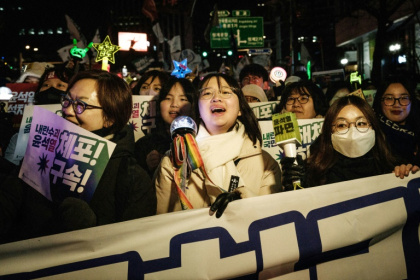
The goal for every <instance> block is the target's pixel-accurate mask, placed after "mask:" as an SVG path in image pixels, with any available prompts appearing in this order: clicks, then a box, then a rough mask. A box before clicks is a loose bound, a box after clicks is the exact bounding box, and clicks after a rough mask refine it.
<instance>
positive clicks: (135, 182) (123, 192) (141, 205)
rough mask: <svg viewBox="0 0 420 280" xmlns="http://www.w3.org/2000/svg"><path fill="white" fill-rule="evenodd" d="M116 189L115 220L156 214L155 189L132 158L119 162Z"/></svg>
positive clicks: (147, 176) (145, 173) (144, 172)
mask: <svg viewBox="0 0 420 280" xmlns="http://www.w3.org/2000/svg"><path fill="white" fill-rule="evenodd" d="M119 169H120V170H121V172H119V176H118V180H117V184H118V186H117V190H116V203H115V204H116V208H117V209H116V212H117V213H116V214H117V221H118V222H120V221H127V220H132V219H138V218H142V217H147V216H152V215H154V214H156V206H157V200H156V191H155V188H154V187H153V184H152V180H151V179H150V177H149V175H148V174H147V172H146V171H145V170H144V169H143V168H141V167H140V165H138V164H137V162H136V161H135V159H134V158H126V159H125V160H123V161H122V162H121V165H120V168H119Z"/></svg>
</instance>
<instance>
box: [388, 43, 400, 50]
mask: <svg viewBox="0 0 420 280" xmlns="http://www.w3.org/2000/svg"><path fill="white" fill-rule="evenodd" d="M400 49H401V45H400V44H393V45H390V46H389V50H390V51H391V52H395V51H399V50H400Z"/></svg>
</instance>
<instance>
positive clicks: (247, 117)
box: [194, 73, 262, 144]
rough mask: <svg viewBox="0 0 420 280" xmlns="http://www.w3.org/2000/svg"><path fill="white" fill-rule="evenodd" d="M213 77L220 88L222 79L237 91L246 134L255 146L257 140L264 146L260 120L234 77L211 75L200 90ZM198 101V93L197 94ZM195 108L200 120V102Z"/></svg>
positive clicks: (202, 83)
mask: <svg viewBox="0 0 420 280" xmlns="http://www.w3.org/2000/svg"><path fill="white" fill-rule="evenodd" d="M213 77H215V78H216V79H217V83H218V85H219V87H220V86H221V79H224V80H225V81H226V83H227V84H228V85H229V86H230V87H232V88H236V89H237V90H235V91H234V92H235V93H236V95H237V96H238V99H239V110H240V111H241V115H240V116H238V119H239V120H240V121H241V122H242V123H243V125H244V126H245V132H246V134H247V135H248V137H249V139H251V141H252V142H253V143H254V144H255V143H256V142H257V140H258V141H260V144H262V136H261V131H260V127H259V125H258V120H257V118H256V117H255V115H254V112H253V111H252V109H251V107H249V105H248V102H247V101H246V99H245V96H244V94H243V92H242V90H241V89H240V87H239V84H238V82H237V81H236V80H235V79H234V78H233V77H231V76H229V75H226V74H221V73H212V74H209V75H207V76H205V77H204V79H203V80H202V81H201V82H200V83H199V84H198V89H201V88H203V87H205V86H206V85H207V84H208V82H209V80H210V79H211V78H213ZM197 100H198V93H197ZM194 108H195V116H196V117H197V118H198V117H199V116H200V111H199V108H198V101H197V102H195V105H194ZM196 121H198V120H196Z"/></svg>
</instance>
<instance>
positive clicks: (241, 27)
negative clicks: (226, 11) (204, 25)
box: [210, 17, 264, 49]
mask: <svg viewBox="0 0 420 280" xmlns="http://www.w3.org/2000/svg"><path fill="white" fill-rule="evenodd" d="M219 26H220V27H213V28H212V29H211V32H210V47H211V48H223V49H227V48H231V47H232V46H231V42H232V40H233V38H234V40H235V41H236V46H237V47H238V48H261V47H264V38H263V35H264V25H263V18H262V17H226V18H220V19H219Z"/></svg>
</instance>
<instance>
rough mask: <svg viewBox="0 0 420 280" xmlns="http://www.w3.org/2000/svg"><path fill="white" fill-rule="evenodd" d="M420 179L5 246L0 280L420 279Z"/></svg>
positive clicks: (328, 188) (268, 199)
mask: <svg viewBox="0 0 420 280" xmlns="http://www.w3.org/2000/svg"><path fill="white" fill-rule="evenodd" d="M419 187H420V175H410V176H409V177H408V178H405V179H403V180H401V179H399V178H396V177H395V176H394V175H393V174H387V175H382V176H376V177H369V178H365V179H359V180H354V181H347V182H342V183H338V184H331V185H325V186H321V187H315V188H309V189H304V190H298V191H293V192H285V193H278V194H272V195H266V196H259V197H255V198H248V199H242V200H237V201H234V202H231V203H230V204H229V206H228V207H227V209H226V211H225V213H224V214H223V216H222V217H221V218H220V219H216V218H215V217H214V216H209V214H208V209H207V208H206V209H196V210H188V211H181V212H175V213H169V214H163V215H158V216H153V217H148V218H142V219H138V220H133V221H128V222H123V223H119V224H113V225H107V226H101V227H96V228H90V229H86V230H81V231H74V232H68V233H64V234H59V235H54V236H47V237H42V238H37V239H31V240H26V241H21V242H16V243H9V244H4V245H1V246H0V267H1V270H0V275H3V277H2V276H0V279H34V278H36V279H232V278H240V279H299V280H302V279H304V280H305V279H369V280H372V279H381V280H382V279H420V266H419V263H420V244H419V220H420V216H419V215H420V214H419V213H420V211H419V208H420V195H419Z"/></svg>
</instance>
